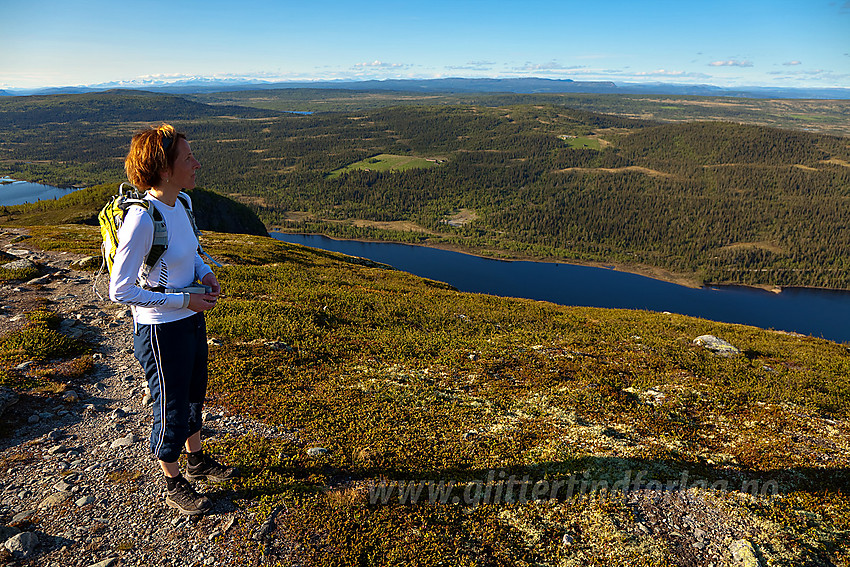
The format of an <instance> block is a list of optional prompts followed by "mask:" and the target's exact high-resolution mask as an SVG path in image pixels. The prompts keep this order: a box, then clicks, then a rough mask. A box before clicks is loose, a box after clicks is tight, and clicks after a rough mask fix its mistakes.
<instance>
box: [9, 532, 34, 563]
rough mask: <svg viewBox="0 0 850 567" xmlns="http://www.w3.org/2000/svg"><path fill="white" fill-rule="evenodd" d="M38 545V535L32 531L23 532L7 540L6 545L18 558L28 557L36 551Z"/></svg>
mask: <svg viewBox="0 0 850 567" xmlns="http://www.w3.org/2000/svg"><path fill="white" fill-rule="evenodd" d="M37 545H38V536H37V535H35V534H34V533H32V532H23V533H19V534H18V535H15V536H12V537H10V538H9V539H7V540H6V543H5V544H4V546H5V547H6V549H8V550H9V552H10V553H11V554H12V555H13V556H15V557H18V558H21V559H26V558H27V557H30V556H31V555H32V554H33V553H34V552H35V546H37Z"/></svg>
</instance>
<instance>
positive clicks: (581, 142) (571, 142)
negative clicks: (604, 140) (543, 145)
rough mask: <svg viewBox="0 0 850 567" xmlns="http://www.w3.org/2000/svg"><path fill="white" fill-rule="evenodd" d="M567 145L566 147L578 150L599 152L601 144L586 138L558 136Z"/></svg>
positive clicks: (594, 139)
mask: <svg viewBox="0 0 850 567" xmlns="http://www.w3.org/2000/svg"><path fill="white" fill-rule="evenodd" d="M558 137H559V138H561V139H562V140H564V141H565V142H566V143H567V146H569V147H571V148H575V149H579V150H601V149H602V144H601V143H599V140H597V139H596V138H588V137H587V136H558Z"/></svg>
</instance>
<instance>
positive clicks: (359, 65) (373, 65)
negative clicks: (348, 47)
mask: <svg viewBox="0 0 850 567" xmlns="http://www.w3.org/2000/svg"><path fill="white" fill-rule="evenodd" d="M362 67H371V68H377V69H406V68H408V67H411V65H410V64H409V63H385V62H383V61H379V60H377V59H376V60H375V61H372V62H371V63H370V62H366V63H355V64H354V68H355V69H358V68H362Z"/></svg>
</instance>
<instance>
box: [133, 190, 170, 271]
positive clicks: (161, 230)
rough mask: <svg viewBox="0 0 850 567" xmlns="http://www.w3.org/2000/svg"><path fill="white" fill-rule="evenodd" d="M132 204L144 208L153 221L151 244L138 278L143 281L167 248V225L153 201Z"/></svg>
mask: <svg viewBox="0 0 850 567" xmlns="http://www.w3.org/2000/svg"><path fill="white" fill-rule="evenodd" d="M134 204H135V205H136V206H139V207H141V208H143V209H145V210H146V211H147V213H148V214H149V215H150V217H151V220H152V221H153V243H152V244H151V249H150V252H148V255H147V257H146V258H145V262H144V264H143V268H142V273H141V277H140V278H139V280H140V281H141V282H144V280H145V279H146V278H147V277H148V274H149V273H150V271H151V270H152V269H153V267H154V266H156V263H157V262H159V259H160V258H162V255H163V254H165V251H166V250H167V249H168V227H166V226H165V218H164V217H163V216H162V213H161V212H160V211H159V209H157V208H156V205H155V204H154V203H153V201H146V204H147V206H145V205H142V204H138V203H134Z"/></svg>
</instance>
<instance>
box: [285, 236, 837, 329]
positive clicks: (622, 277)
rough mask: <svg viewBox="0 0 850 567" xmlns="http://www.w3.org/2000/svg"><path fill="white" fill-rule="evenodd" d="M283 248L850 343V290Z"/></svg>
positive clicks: (409, 253)
mask: <svg viewBox="0 0 850 567" xmlns="http://www.w3.org/2000/svg"><path fill="white" fill-rule="evenodd" d="M272 236H273V237H275V238H277V239H278V240H282V241H284V242H290V243H294V244H303V245H304V246H311V247H313V248H320V249H322V250H329V251H333V252H342V253H344V254H349V255H352V256H360V257H362V258H369V259H370V260H374V261H376V262H381V263H384V264H389V265H391V266H393V267H395V268H398V269H399V270H403V271H405V272H410V273H412V274H415V275H417V276H421V277H425V278H429V279H433V280H438V281H442V282H446V283H448V284H451V285H453V286H454V287H456V288H458V289H459V290H461V291H469V292H475V293H487V294H492V295H499V296H503V297H524V298H527V299H537V300H542V301H551V302H553V303H559V304H561V305H579V306H587V307H611V308H617V309H644V310H649V311H658V312H663V311H670V312H672V313H680V314H682V315H691V316H694V317H702V318H704V319H711V320H713V321H723V322H727V323H742V324H745V325H753V326H756V327H761V328H764V329H776V330H781V331H791V332H796V333H801V334H804V335H812V336H816V337H823V338H826V339H830V340H833V341H837V342H850V292H845V291H828V290H815V289H807V288H786V289H784V290H783V291H782V293H778V294H777V293H771V292H769V291H763V290H759V289H753V288H746V287H734V286H724V287H718V288H714V287H704V288H700V289H693V288H688V287H684V286H680V285H676V284H672V283H667V282H663V281H660V280H654V279H652V278H647V277H644V276H639V275H635V274H629V273H626V272H618V271H615V270H613V269H606V268H591V267H587V266H574V265H571V264H558V263H550V262H527V261H504V260H492V259H489V258H480V257H478V256H472V255H469V254H462V253H459V252H450V251H447V250H438V249H436V248H428V247H425V246H412V245H407V244H393V243H385V242H361V241H356V240H334V239H331V238H327V237H325V236H321V235H314V234H284V233H272Z"/></svg>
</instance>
